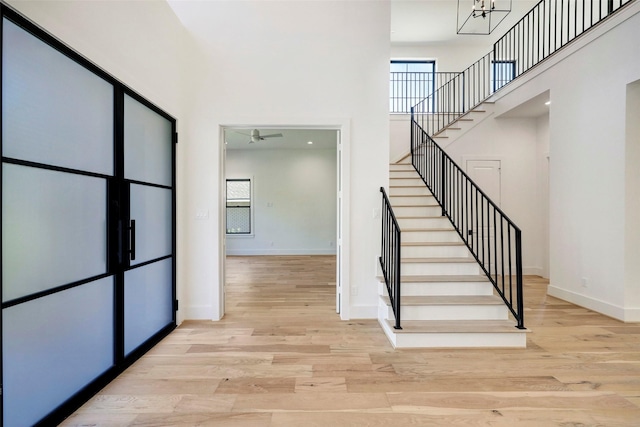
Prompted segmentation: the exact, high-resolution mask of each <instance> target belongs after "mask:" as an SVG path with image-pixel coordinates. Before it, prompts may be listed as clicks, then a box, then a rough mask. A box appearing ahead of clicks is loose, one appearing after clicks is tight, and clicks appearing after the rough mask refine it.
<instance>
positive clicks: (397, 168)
mask: <svg viewBox="0 0 640 427" xmlns="http://www.w3.org/2000/svg"><path fill="white" fill-rule="evenodd" d="M415 170H416V169H415V168H414V167H413V165H411V164H408V163H406V164H392V165H389V171H391V172H393V171H415Z"/></svg>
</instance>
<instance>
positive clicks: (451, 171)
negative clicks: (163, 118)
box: [411, 115, 525, 329]
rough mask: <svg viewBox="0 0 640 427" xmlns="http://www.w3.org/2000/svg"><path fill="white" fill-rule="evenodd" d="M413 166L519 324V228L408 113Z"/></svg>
mask: <svg viewBox="0 0 640 427" xmlns="http://www.w3.org/2000/svg"><path fill="white" fill-rule="evenodd" d="M411 158H412V163H413V166H414V167H415V169H416V171H417V172H418V174H419V175H420V177H422V180H423V181H424V183H425V184H426V185H427V187H428V188H429V190H431V193H432V194H433V196H434V197H435V198H436V200H437V201H438V203H440V205H441V206H442V215H443V216H446V217H447V218H449V220H450V221H451V223H452V224H453V226H454V228H455V229H456V231H457V232H458V234H459V235H460V237H461V238H462V240H463V241H464V243H465V244H466V245H467V247H468V248H469V250H470V251H471V253H472V254H473V256H474V258H475V259H476V261H478V264H479V265H480V267H481V268H482V270H483V271H484V273H485V274H486V275H487V277H488V278H489V280H490V281H491V283H492V284H493V286H494V288H495V289H496V291H497V293H498V294H499V295H500V297H502V300H503V301H504V302H505V304H506V305H507V307H508V308H509V310H510V311H511V313H512V314H513V316H514V317H515V319H516V321H517V327H518V328H519V329H525V327H524V304H523V291H522V232H521V231H520V229H519V228H518V227H517V226H516V225H515V223H514V222H513V221H511V220H510V219H509V217H507V215H506V214H505V213H504V212H503V211H502V210H501V209H500V208H499V207H498V206H497V205H496V204H495V203H494V202H493V201H492V200H491V199H490V198H489V197H487V195H486V194H485V193H484V192H483V191H482V190H481V189H480V188H479V187H478V186H477V185H476V183H475V182H473V180H471V178H469V176H468V175H467V174H466V173H465V172H464V171H463V170H462V169H461V168H460V167H459V166H458V165H457V164H456V163H455V162H454V161H453V160H452V159H451V157H449V155H447V153H445V152H444V150H442V148H440V146H438V144H436V143H435V142H434V140H433V139H432V138H431V137H430V136H429V135H427V133H426V132H425V131H424V129H422V127H420V125H419V124H418V123H417V122H416V121H415V120H414V118H413V115H412V119H411Z"/></svg>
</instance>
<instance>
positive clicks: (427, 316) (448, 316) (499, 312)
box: [385, 305, 509, 320]
mask: <svg viewBox="0 0 640 427" xmlns="http://www.w3.org/2000/svg"><path fill="white" fill-rule="evenodd" d="M385 316H386V317H385V319H387V320H391V319H393V318H394V316H393V310H392V309H391V307H389V306H387V305H385ZM400 316H401V317H400V318H401V319H402V320H506V319H508V318H509V317H508V315H507V308H506V307H505V306H503V305H501V306H498V305H489V306H485V305H460V306H452V305H439V306H417V305H409V306H403V307H402V308H401V309H400Z"/></svg>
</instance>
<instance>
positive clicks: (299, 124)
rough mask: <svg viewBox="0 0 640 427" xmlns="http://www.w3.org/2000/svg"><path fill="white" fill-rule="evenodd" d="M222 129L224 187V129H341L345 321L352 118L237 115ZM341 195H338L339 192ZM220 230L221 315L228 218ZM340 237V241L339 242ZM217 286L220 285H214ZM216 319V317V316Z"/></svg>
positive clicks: (345, 315)
mask: <svg viewBox="0 0 640 427" xmlns="http://www.w3.org/2000/svg"><path fill="white" fill-rule="evenodd" d="M220 123H221V124H220V125H219V128H220V132H219V136H218V146H219V149H220V154H221V155H220V167H219V169H220V180H219V182H220V186H221V187H226V181H225V167H224V165H225V162H226V155H225V143H224V131H225V130H226V129H234V128H240V129H246V128H260V129H326V130H336V131H340V137H341V140H340V144H341V148H342V165H341V166H342V167H341V170H340V171H339V173H340V174H341V176H342V213H341V215H340V222H339V224H338V228H339V227H341V229H342V255H341V257H342V259H341V264H342V274H341V277H340V278H339V279H340V281H341V283H342V300H341V307H340V318H341V319H342V320H349V319H350V307H349V304H350V298H349V296H350V289H351V288H350V251H351V249H350V239H351V232H350V229H351V227H350V211H351V210H350V190H351V155H350V154H351V121H350V119H345V118H337V119H317V118H311V119H291V118H289V119H274V118H272V119H267V120H265V119H264V118H255V117H253V118H251V117H245V118H240V119H238V118H236V119H233V120H224V119H223V120H221V121H220ZM220 190H221V191H220V197H219V199H218V211H219V214H220V218H223V215H224V209H225V204H226V203H225V198H224V191H223V189H222V188H221V189H220ZM336 197H337V195H336ZM219 222H220V224H218V227H219V233H220V236H224V237H223V238H222V239H220V240H221V242H220V243H219V245H220V246H219V247H220V251H219V259H218V263H219V270H218V271H219V275H218V281H217V290H215V289H214V291H213V292H214V293H215V292H217V293H218V296H219V301H220V310H219V313H220V317H219V318H222V316H224V283H225V269H224V265H225V258H226V243H225V238H226V229H225V224H224V221H219ZM337 237H338V236H336V242H337ZM214 286H216V285H214ZM214 320H216V319H214Z"/></svg>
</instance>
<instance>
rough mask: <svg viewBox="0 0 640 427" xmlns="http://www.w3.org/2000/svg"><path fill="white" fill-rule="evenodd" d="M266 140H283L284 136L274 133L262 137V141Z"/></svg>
mask: <svg viewBox="0 0 640 427" xmlns="http://www.w3.org/2000/svg"><path fill="white" fill-rule="evenodd" d="M265 138H282V134H281V133H272V134H271V135H260V139H265Z"/></svg>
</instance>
